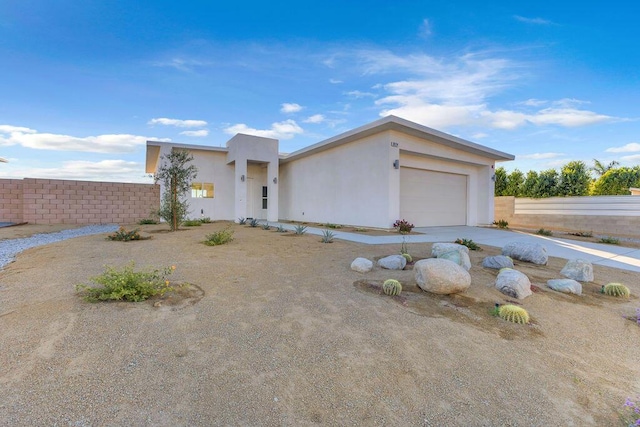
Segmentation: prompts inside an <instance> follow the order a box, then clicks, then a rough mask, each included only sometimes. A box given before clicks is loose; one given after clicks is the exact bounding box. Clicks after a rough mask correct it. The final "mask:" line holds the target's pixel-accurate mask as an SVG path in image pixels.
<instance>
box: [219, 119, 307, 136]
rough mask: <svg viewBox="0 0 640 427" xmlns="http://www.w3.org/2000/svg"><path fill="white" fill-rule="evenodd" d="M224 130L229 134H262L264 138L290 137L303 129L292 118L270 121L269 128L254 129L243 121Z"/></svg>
mask: <svg viewBox="0 0 640 427" xmlns="http://www.w3.org/2000/svg"><path fill="white" fill-rule="evenodd" d="M224 132H225V133H227V134H229V135H235V134H237V133H244V134H247V135H255V136H262V137H264V138H274V139H291V138H293V137H294V136H296V135H298V134H301V133H303V132H304V130H303V129H302V128H301V127H300V126H298V124H297V123H296V122H295V121H294V120H291V119H289V120H284V121H282V122H277V123H272V124H271V129H262V130H261V129H254V128H250V127H249V126H247V125H246V124H244V123H238V124H235V125H233V126H229V127H227V128H225V129H224Z"/></svg>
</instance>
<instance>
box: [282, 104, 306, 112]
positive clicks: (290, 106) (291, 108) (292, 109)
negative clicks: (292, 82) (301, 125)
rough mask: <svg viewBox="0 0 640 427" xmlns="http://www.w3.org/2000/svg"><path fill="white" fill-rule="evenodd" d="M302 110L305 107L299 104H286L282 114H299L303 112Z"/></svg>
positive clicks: (283, 105)
mask: <svg viewBox="0 0 640 427" xmlns="http://www.w3.org/2000/svg"><path fill="white" fill-rule="evenodd" d="M302 108H303V107H302V106H301V105H299V104H295V103H287V102H285V103H284V104H282V108H280V112H281V113H285V114H291V113H297V112H298V111H300V110H302Z"/></svg>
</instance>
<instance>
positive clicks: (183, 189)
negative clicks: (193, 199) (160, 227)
mask: <svg viewBox="0 0 640 427" xmlns="http://www.w3.org/2000/svg"><path fill="white" fill-rule="evenodd" d="M161 159H162V164H161V165H160V168H159V169H158V172H157V173H156V175H155V176H154V178H155V180H156V182H158V181H162V183H163V184H164V193H163V194H162V202H161V204H160V211H159V212H158V214H159V216H160V218H162V219H164V220H165V221H167V222H168V223H169V224H170V226H171V231H176V230H177V229H178V226H179V225H180V223H181V222H182V221H183V220H184V219H185V217H186V216H187V212H188V211H189V203H188V202H187V201H186V200H185V194H187V193H188V191H189V190H191V182H192V181H193V180H194V179H195V177H196V176H197V175H198V168H196V167H195V166H194V165H189V164H188V163H189V162H191V161H192V160H193V156H192V155H190V154H189V152H188V151H186V150H173V151H171V153H169V154H166V155H163V156H162V157H161Z"/></svg>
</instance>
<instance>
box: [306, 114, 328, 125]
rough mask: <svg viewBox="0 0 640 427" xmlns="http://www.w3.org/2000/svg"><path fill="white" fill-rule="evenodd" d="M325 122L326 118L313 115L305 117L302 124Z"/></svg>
mask: <svg viewBox="0 0 640 427" xmlns="http://www.w3.org/2000/svg"><path fill="white" fill-rule="evenodd" d="M325 120H326V118H325V117H324V116H323V115H322V114H314V115H313V116H309V117H307V118H306V119H305V120H304V122H305V123H322V122H324V121H325Z"/></svg>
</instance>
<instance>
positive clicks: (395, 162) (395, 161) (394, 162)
mask: <svg viewBox="0 0 640 427" xmlns="http://www.w3.org/2000/svg"><path fill="white" fill-rule="evenodd" d="M393 168H394V169H400V160H394V161H393Z"/></svg>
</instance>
